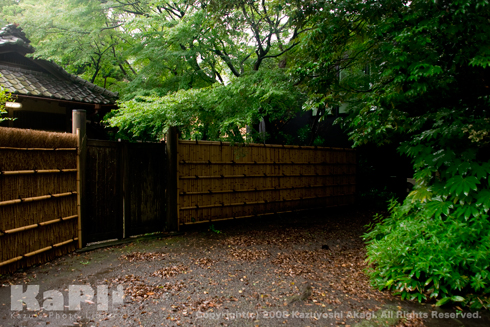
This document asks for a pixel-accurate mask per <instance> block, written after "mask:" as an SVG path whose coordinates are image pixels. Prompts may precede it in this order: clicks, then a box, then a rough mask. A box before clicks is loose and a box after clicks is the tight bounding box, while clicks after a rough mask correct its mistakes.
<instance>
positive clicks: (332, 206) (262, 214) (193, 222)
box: [181, 204, 339, 225]
mask: <svg viewBox="0 0 490 327" xmlns="http://www.w3.org/2000/svg"><path fill="white" fill-rule="evenodd" d="M338 206H339V205H338V204H334V205H331V206H320V207H313V208H306V209H294V210H287V211H277V212H266V213H257V214H255V215H248V216H237V217H228V218H218V219H207V220H199V221H192V222H184V223H181V225H194V224H202V223H209V222H212V221H223V220H232V219H242V218H253V217H259V216H272V215H276V214H281V213H291V212H299V211H310V210H316V209H324V208H335V207H338Z"/></svg>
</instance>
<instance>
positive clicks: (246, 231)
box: [0, 209, 490, 327]
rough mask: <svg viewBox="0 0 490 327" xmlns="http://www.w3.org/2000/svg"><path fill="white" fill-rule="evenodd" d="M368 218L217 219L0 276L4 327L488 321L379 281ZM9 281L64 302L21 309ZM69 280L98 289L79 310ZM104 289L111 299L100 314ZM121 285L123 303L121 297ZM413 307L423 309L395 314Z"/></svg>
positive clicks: (328, 214) (338, 214)
mask: <svg viewBox="0 0 490 327" xmlns="http://www.w3.org/2000/svg"><path fill="white" fill-rule="evenodd" d="M370 217H372V213H371V212H359V211H356V210H355V209H352V210H350V211H346V210H337V211H325V212H317V213H315V214H311V213H310V214H308V215H306V214H294V215H288V216H281V217H269V218H260V219H249V220H242V221H233V222H227V223H221V224H214V226H213V228H212V229H214V230H215V231H211V230H208V228H209V227H210V224H207V225H201V226H197V227H195V228H192V229H187V230H185V231H184V232H183V233H182V234H181V235H180V236H173V237H164V238H160V239H153V240H144V239H137V240H135V241H134V242H133V243H129V244H125V245H120V246H114V247H110V248H105V249H99V250H95V251H91V252H86V253H74V254H71V255H68V256H65V257H62V258H59V259H57V260H56V261H53V262H52V263H48V264H45V265H42V266H39V267H34V268H31V269H28V270H26V271H25V272H18V273H16V274H14V275H12V276H3V278H1V277H0V284H1V285H2V287H0V326H46V325H49V326H118V327H120V326H162V325H163V326H338V325H340V326H355V325H361V326H379V325H382V326H383V325H384V326H390V325H399V326H424V325H425V326H488V325H490V319H489V317H488V314H487V313H478V314H479V315H480V318H473V319H462V318H460V317H458V318H457V319H451V318H447V319H439V318H437V319H433V318H431V317H432V315H434V314H439V313H442V314H444V313H447V314H451V313H452V314H454V313H455V312H456V311H455V310H454V309H452V308H447V309H445V310H440V309H436V308H434V307H433V306H431V305H430V304H427V305H418V304H415V303H411V302H406V301H405V302H401V301H399V300H398V299H397V298H394V297H392V296H390V295H389V294H388V293H384V292H379V291H377V290H374V289H372V288H371V287H370V286H369V280H368V279H367V277H366V275H365V274H364V272H363V270H364V269H365V268H366V265H365V262H364V259H365V250H364V245H363V242H362V239H361V238H360V236H361V235H362V234H363V232H364V227H363V226H364V225H365V224H366V223H367V222H369V220H370ZM216 231H219V233H218V232H216ZM10 285H24V286H23V289H22V290H23V292H26V286H25V285H39V294H38V295H37V296H36V298H35V299H36V300H37V301H38V302H39V303H40V306H41V307H42V306H43V292H45V291H53V290H56V291H59V292H60V293H59V294H62V296H63V300H64V307H63V310H54V311H53V310H51V311H50V310H46V309H44V310H43V309H39V310H34V311H29V310H27V308H24V309H23V310H22V311H12V310H11V308H10V306H11V302H12V301H11V298H10V297H11V287H12V286H10ZM70 285H75V287H77V285H78V287H79V286H80V285H85V286H86V287H89V288H91V289H93V290H94V291H95V296H94V297H90V294H89V297H87V298H83V297H82V300H83V301H82V302H83V303H82V304H81V310H79V311H78V310H71V311H70V302H69V300H72V296H71V294H70V295H69V290H70ZM101 285H105V286H104V287H106V289H108V294H109V296H108V297H107V299H108V307H107V308H103V307H99V310H98V306H100V305H101V303H103V301H104V296H101V298H98V297H97V295H98V293H101V294H103V292H98V290H99V289H98V288H97V286H99V287H100V286H101ZM119 285H121V286H122V290H123V292H124V299H123V300H122V301H123V303H121V304H118V303H114V300H116V301H115V302H117V299H118V297H117V293H116V294H114V295H113V293H112V292H113V291H117V287H118V286H119ZM101 289H103V288H101ZM49 294H50V293H48V296H47V298H48V302H46V303H44V305H45V306H47V304H49V301H50V299H51V298H50V296H51V297H52V295H49ZM57 294H58V293H57ZM77 294H80V292H78V293H77ZM75 302H76V301H75ZM71 309H73V308H71ZM411 312H415V313H417V315H416V316H415V317H409V318H403V317H402V318H399V317H397V315H402V316H403V315H408V314H409V313H411ZM426 315H427V316H428V317H427V318H425V316H426Z"/></svg>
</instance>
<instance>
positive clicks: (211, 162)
mask: <svg viewBox="0 0 490 327" xmlns="http://www.w3.org/2000/svg"><path fill="white" fill-rule="evenodd" d="M179 163H180V164H181V165H248V166H255V165H257V166H258V165H298V166H308V165H309V166H313V165H318V166H320V165H321V166H340V165H342V166H346V165H356V164H355V163H344V162H335V163H334V162H325V161H321V162H294V161H289V162H285V161H284V162H276V161H272V162H257V161H247V162H236V161H210V160H208V161H186V160H181V161H180V162H179Z"/></svg>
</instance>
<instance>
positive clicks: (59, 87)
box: [0, 65, 117, 104]
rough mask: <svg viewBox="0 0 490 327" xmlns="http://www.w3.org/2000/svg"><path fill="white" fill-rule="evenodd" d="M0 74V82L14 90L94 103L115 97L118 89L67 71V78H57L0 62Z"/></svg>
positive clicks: (40, 95)
mask: <svg viewBox="0 0 490 327" xmlns="http://www.w3.org/2000/svg"><path fill="white" fill-rule="evenodd" d="M0 74H1V76H0V84H1V85H2V86H3V87H4V88H6V89H8V91H9V92H11V93H14V94H20V95H31V96H38V97H46V98H52V99H60V100H67V101H77V102H87V103H97V104H111V103H114V101H115V100H116V99H117V93H113V92H110V91H108V90H106V89H104V88H101V87H99V86H97V85H94V84H92V83H90V82H87V81H86V80H84V79H82V78H80V77H76V76H73V75H69V74H68V73H66V74H67V75H69V77H70V78H69V79H60V78H58V77H56V76H54V75H51V74H48V73H44V72H38V71H33V70H26V69H22V68H17V67H9V66H5V65H0Z"/></svg>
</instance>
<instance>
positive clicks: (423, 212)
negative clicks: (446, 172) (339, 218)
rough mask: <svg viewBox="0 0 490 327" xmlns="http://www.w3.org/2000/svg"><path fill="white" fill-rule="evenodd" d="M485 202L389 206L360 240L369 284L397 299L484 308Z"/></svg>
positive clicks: (487, 261) (489, 227)
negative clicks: (364, 248) (392, 293)
mask: <svg viewBox="0 0 490 327" xmlns="http://www.w3.org/2000/svg"><path fill="white" fill-rule="evenodd" d="M486 192H488V191H486ZM486 192H484V193H485V194H486ZM481 200H482V199H481ZM488 202H489V198H487V199H486V200H483V201H473V202H472V203H467V202H466V203H460V202H456V203H454V201H451V202H449V201H444V200H443V199H442V198H441V197H437V198H434V199H432V201H426V202H421V201H418V200H414V198H413V196H412V197H409V198H407V199H406V200H405V202H404V203H403V205H400V204H399V203H398V202H396V201H394V200H393V201H391V202H390V205H389V216H388V217H382V216H380V215H377V216H376V217H375V223H373V224H372V225H371V226H370V228H369V231H368V232H367V233H366V234H365V235H364V238H365V240H367V241H368V247H367V256H368V261H369V262H370V263H373V265H371V268H370V269H368V273H369V275H370V277H371V280H372V283H373V285H374V286H376V287H378V288H379V289H384V288H387V289H389V290H392V291H395V293H396V294H400V295H401V297H402V299H409V300H414V299H417V300H418V301H419V302H420V301H422V300H427V299H430V298H435V299H438V302H437V305H442V304H444V303H446V302H451V301H452V302H463V305H466V306H468V307H470V308H471V309H481V308H489V306H490V299H489V293H490V273H489V266H490V221H489V216H488V214H486V212H488V205H489V203H488Z"/></svg>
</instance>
